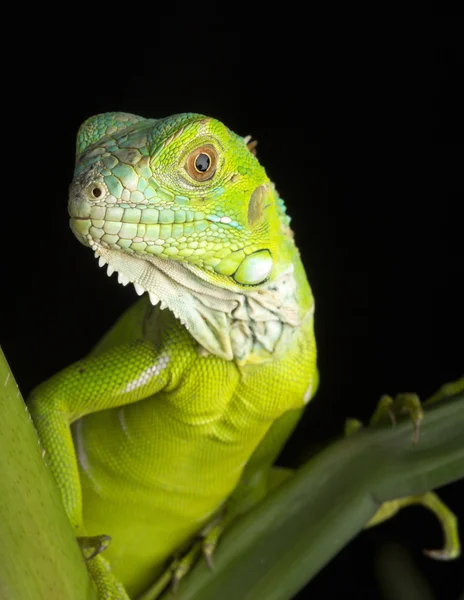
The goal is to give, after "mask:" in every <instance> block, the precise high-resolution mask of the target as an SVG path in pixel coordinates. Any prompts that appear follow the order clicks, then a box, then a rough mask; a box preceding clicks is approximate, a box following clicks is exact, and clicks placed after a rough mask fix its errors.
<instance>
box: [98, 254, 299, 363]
mask: <svg viewBox="0 0 464 600" xmlns="http://www.w3.org/2000/svg"><path fill="white" fill-rule="evenodd" d="M93 249H94V250H95V256H96V257H99V264H100V266H103V265H105V264H107V265H108V274H109V275H111V274H112V273H113V272H114V271H117V272H118V281H119V283H122V284H123V285H127V284H128V283H133V284H134V287H135V289H136V292H137V293H138V294H139V295H141V294H143V293H144V292H148V294H149V296H150V301H151V303H152V304H153V305H157V304H158V303H159V304H160V308H161V309H163V308H168V309H169V310H171V311H172V312H173V313H174V315H175V316H176V317H177V318H178V319H179V320H180V321H181V323H182V324H183V325H184V326H185V327H186V328H187V330H188V331H189V332H190V334H191V335H192V336H193V338H195V340H196V341H197V342H198V343H199V345H200V350H201V351H202V352H204V353H206V354H208V353H209V354H213V355H215V356H219V357H220V358H223V359H225V360H236V361H237V362H238V363H240V364H244V363H249V362H263V361H267V360H270V359H272V357H273V356H274V355H275V354H276V353H280V352H281V351H283V350H284V349H285V348H286V347H287V346H288V344H289V343H290V342H291V340H292V338H293V334H294V332H295V330H296V328H297V327H298V326H299V325H300V323H301V321H302V319H304V318H305V316H306V315H305V314H302V311H301V310H300V307H299V303H298V298H297V283H296V278H295V273H294V271H295V269H294V265H293V263H292V262H291V261H286V263H285V264H283V265H282V267H283V268H282V269H281V272H280V274H278V275H277V277H276V278H274V279H273V280H272V281H269V282H267V283H265V284H264V285H263V286H260V288H259V289H253V288H251V289H250V291H247V292H243V291H240V290H230V289H225V288H221V287H219V286H216V285H213V284H212V283H210V282H208V281H206V280H205V279H204V278H202V276H201V272H200V271H199V270H197V269H195V267H192V266H186V265H185V264H182V263H179V262H177V261H173V260H166V259H164V258H158V257H157V256H152V257H150V258H143V259H141V258H139V257H137V256H135V255H134V256H132V255H130V254H127V253H125V252H124V253H123V252H118V251H115V250H110V249H108V248H104V247H102V246H100V245H96V244H95V245H94V247H93ZM306 312H307V313H308V312H309V311H306Z"/></svg>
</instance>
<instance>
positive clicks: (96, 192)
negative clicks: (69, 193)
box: [92, 187, 102, 198]
mask: <svg viewBox="0 0 464 600" xmlns="http://www.w3.org/2000/svg"><path fill="white" fill-rule="evenodd" d="M101 195H102V191H101V189H100V188H98V187H95V188H93V190H92V196H93V197H94V198H100V196H101Z"/></svg>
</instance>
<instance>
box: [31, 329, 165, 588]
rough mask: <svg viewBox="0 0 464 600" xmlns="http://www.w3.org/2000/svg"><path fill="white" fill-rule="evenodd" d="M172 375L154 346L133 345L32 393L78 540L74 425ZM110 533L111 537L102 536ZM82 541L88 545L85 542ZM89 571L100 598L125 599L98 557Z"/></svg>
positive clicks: (155, 388) (80, 365) (152, 390)
mask: <svg viewBox="0 0 464 600" xmlns="http://www.w3.org/2000/svg"><path fill="white" fill-rule="evenodd" d="M170 376H171V365H170V360H169V356H168V355H167V354H166V353H164V352H162V351H160V350H159V349H158V348H157V347H156V346H155V345H154V344H153V343H151V342H148V341H145V340H135V341H133V342H130V343H126V344H123V345H120V346H117V347H114V348H112V349H110V350H107V351H106V352H104V353H102V354H100V355H98V356H96V357H88V358H85V359H83V360H80V361H78V362H76V363H74V364H73V365H71V366H69V367H67V368H65V369H63V370H62V371H61V372H59V373H58V374H56V375H55V376H54V377H52V378H51V379H49V380H48V381H46V382H44V383H43V384H41V385H39V386H38V387H37V388H35V389H34V390H33V392H32V394H31V396H30V399H29V410H30V413H31V415H32V419H33V421H34V424H35V426H36V429H37V432H38V434H39V438H40V440H41V443H42V446H43V449H44V456H45V460H46V462H47V463H48V465H49V467H50V469H51V471H52V473H53V476H54V478H55V481H56V483H57V486H58V488H59V490H60V493H61V497H62V500H63V504H64V508H65V511H66V514H67V515H68V518H69V520H70V522H71V524H72V526H73V528H74V529H75V532H76V535H77V536H85V531H84V529H83V516H82V494H81V482H80V478H79V469H78V453H79V448H78V450H77V453H76V448H75V445H74V441H73V437H72V433H71V427H70V425H71V424H72V423H73V422H74V421H76V420H77V419H79V418H81V417H83V416H84V415H87V414H89V413H92V412H96V411H101V410H105V409H110V408H115V407H119V406H122V405H125V404H130V403H133V402H137V401H139V400H141V399H143V398H147V397H148V396H151V395H153V394H156V393H157V392H159V391H160V390H162V389H163V388H164V387H165V386H166V384H167V382H168V381H169V379H170ZM102 435H104V433H103V432H102ZM80 451H82V449H80ZM106 533H110V532H102V534H106ZM83 542H84V545H86V542H85V540H84V541H83ZM87 545H88V544H87ZM88 566H89V571H90V573H91V575H92V578H93V579H94V581H95V583H96V585H97V588H98V589H99V593H100V596H101V598H102V599H103V598H108V599H110V598H123V597H124V596H121V592H120V590H121V589H122V588H121V586H120V584H117V583H116V582H114V583H110V582H111V574H110V573H109V567H108V565H107V563H106V561H104V562H103V561H102V560H101V557H95V558H92V559H90V560H89V561H88ZM110 588H114V592H111V591H109V590H110ZM101 590H107V592H105V593H104V592H102V591H101ZM105 594H106V595H105ZM115 594H117V595H115Z"/></svg>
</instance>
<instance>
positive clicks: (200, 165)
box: [195, 152, 211, 173]
mask: <svg viewBox="0 0 464 600" xmlns="http://www.w3.org/2000/svg"><path fill="white" fill-rule="evenodd" d="M210 164H211V159H210V157H209V156H208V155H207V154H205V153H204V152H202V153H201V154H199V155H198V156H197V158H196V160H195V169H196V170H197V171H199V172H200V173H205V172H206V171H207V170H208V169H209V167H210Z"/></svg>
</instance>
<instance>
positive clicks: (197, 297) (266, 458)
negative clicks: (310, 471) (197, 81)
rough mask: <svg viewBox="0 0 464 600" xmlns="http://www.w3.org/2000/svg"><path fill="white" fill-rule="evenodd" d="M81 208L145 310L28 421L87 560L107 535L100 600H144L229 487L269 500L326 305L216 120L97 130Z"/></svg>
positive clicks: (78, 181) (105, 255)
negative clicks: (316, 323)
mask: <svg viewBox="0 0 464 600" xmlns="http://www.w3.org/2000/svg"><path fill="white" fill-rule="evenodd" d="M68 206H69V213H70V217H71V220H70V224H71V228H72V230H73V232H74V233H75V235H76V236H77V238H78V239H79V240H80V241H81V242H82V243H83V244H85V245H86V246H89V247H90V248H92V250H93V251H94V252H95V256H96V257H97V258H98V260H99V265H100V266H105V265H106V268H107V272H108V275H112V274H113V273H115V272H116V273H117V277H118V281H119V282H120V283H121V284H123V285H127V284H129V283H131V284H133V285H134V287H135V291H136V292H137V294H139V295H140V296H142V298H141V299H140V300H139V301H138V302H137V303H136V304H135V305H134V306H133V307H132V308H130V309H129V310H128V311H127V312H126V313H125V314H124V315H123V316H122V318H121V319H120V320H119V321H118V322H117V323H116V325H115V326H114V327H113V328H112V329H111V330H110V331H109V332H108V333H107V335H105V337H104V338H103V339H102V340H101V341H100V343H99V344H98V345H97V346H96V347H95V348H94V350H93V351H92V352H91V353H90V355H89V356H88V357H86V358H84V359H83V360H80V361H79V362H77V363H75V364H73V365H71V366H69V367H68V368H66V369H64V370H63V371H61V372H60V373H58V374H57V375H55V376H54V377H52V378H51V379H50V380H48V381H46V382H45V383H43V384H41V385H40V386H38V387H37V388H36V389H35V390H34V392H33V394H32V396H31V399H30V404H29V406H30V410H31V413H32V416H33V419H34V422H35V425H36V428H37V430H38V433H39V436H40V439H41V442H42V445H43V447H44V449H45V456H46V460H47V462H48V464H49V466H50V468H51V470H52V472H53V474H54V476H55V479H56V482H57V484H58V487H59V489H60V492H61V495H62V498H63V502H64V507H65V510H66V512H67V514H68V517H69V519H70V521H71V523H72V525H73V526H74V528H75V531H76V535H77V536H78V537H79V538H80V543H81V545H82V547H83V548H88V547H93V546H96V547H97V551H98V550H99V549H101V548H102V547H103V546H104V545H105V540H106V539H107V538H106V537H105V536H107V535H109V536H111V539H112V541H111V543H110V544H109V546H108V548H107V549H106V550H105V552H104V553H103V555H102V554H99V555H97V556H95V557H94V558H91V559H90V560H89V561H88V563H87V564H88V566H89V570H90V573H91V575H92V578H93V580H94V582H95V584H96V585H97V588H98V591H99V597H100V598H102V599H103V598H105V599H110V598H126V595H125V592H124V591H123V589H122V586H121V583H122V584H123V586H124V588H125V589H126V590H127V593H128V594H129V595H130V597H132V598H135V597H136V596H137V595H138V594H139V593H141V592H142V591H143V590H145V589H146V588H147V586H148V585H149V584H150V583H151V582H153V581H154V579H155V578H156V576H157V574H159V573H160V572H161V571H162V570H163V569H164V568H166V565H167V564H168V562H167V561H169V559H170V557H172V555H173V553H174V552H175V551H176V550H177V549H178V548H179V547H181V546H182V545H183V544H185V543H186V542H188V541H189V540H191V539H192V538H193V536H195V535H196V534H197V533H198V532H199V531H200V530H202V529H203V528H204V527H205V526H207V525H208V524H209V523H211V522H214V518H215V517H216V515H218V514H219V512H220V511H221V509H222V508H223V507H224V505H225V503H226V500H227V499H228V498H229V497H230V496H231V494H232V493H233V492H234V490H235V496H236V497H240V498H241V504H240V503H238V504H237V502H236V503H235V509H234V510H236V512H237V511H239V510H242V509H243V508H242V509H240V508H237V506H239V505H241V506H242V507H245V506H248V505H250V504H251V503H252V502H254V501H256V500H257V499H258V498H260V497H261V496H262V495H263V494H265V492H266V489H267V485H268V483H269V476H270V473H271V469H270V466H271V465H272V463H273V461H274V460H275V458H276V456H277V455H278V454H279V452H280V450H281V448H282V446H283V444H284V442H285V441H286V439H287V438H288V436H289V435H290V433H291V432H292V430H293V428H294V426H295V425H296V423H297V421H298V419H299V418H300V416H301V414H302V411H303V409H304V407H305V405H306V404H307V403H308V402H309V401H310V400H311V398H312V397H313V395H314V393H315V391H316V389H317V384H318V374H317V367H316V344H315V340H314V333H313V315H314V300H313V295H312V293H311V289H310V286H309V284H308V281H307V279H306V275H305V271H304V268H303V266H302V263H301V260H300V256H299V253H298V250H297V248H296V246H295V243H294V239H293V234H292V231H291V229H290V225H289V218H288V216H287V214H286V211H285V206H284V203H283V202H282V200H281V199H280V198H279V195H278V193H277V192H276V190H275V187H274V185H273V184H272V183H271V181H270V180H269V178H268V176H267V175H266V172H265V170H264V169H263V167H262V166H261V165H260V164H259V162H258V160H257V158H256V156H255V153H254V144H253V143H250V141H249V139H248V138H242V137H240V136H238V135H236V134H234V133H233V132H232V131H230V130H229V129H228V128H227V127H226V126H225V125H223V124H222V123H220V122H219V121H217V120H215V119H212V118H208V117H205V116H203V115H198V114H180V115H176V116H173V117H169V118H165V119H144V118H142V117H139V116H135V115H131V114H125V113H105V114H102V115H97V116H94V117H92V118H90V119H88V120H87V121H86V122H85V123H84V124H83V125H82V126H81V128H80V130H79V133H78V139H77V158H76V168H75V175H74V180H73V182H72V185H71V187H70V195H69V205H68ZM89 302H90V303H91V304H92V305H94V306H95V305H98V303H99V299H98V297H94V298H89ZM103 309H104V307H102V306H100V308H99V310H103ZM83 314H84V309H83ZM232 512H233V511H232ZM103 556H104V557H105V558H103ZM106 559H107V560H106ZM108 561H109V564H108ZM109 565H111V570H110V567H109Z"/></svg>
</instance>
